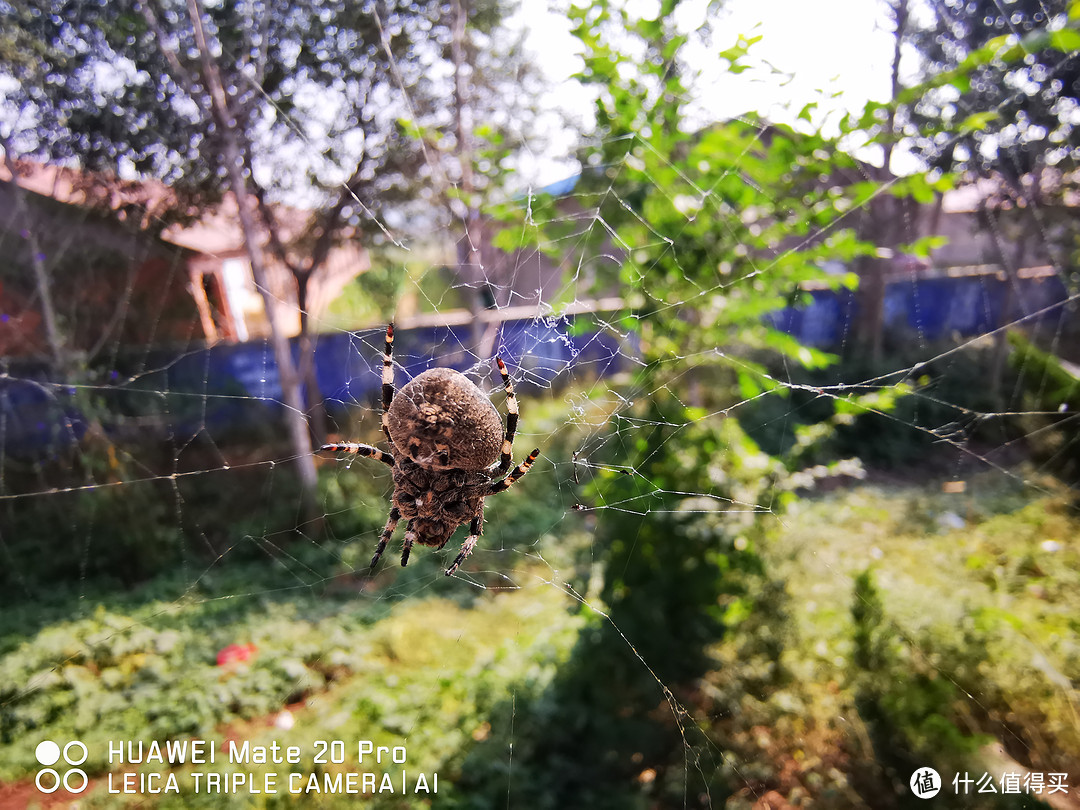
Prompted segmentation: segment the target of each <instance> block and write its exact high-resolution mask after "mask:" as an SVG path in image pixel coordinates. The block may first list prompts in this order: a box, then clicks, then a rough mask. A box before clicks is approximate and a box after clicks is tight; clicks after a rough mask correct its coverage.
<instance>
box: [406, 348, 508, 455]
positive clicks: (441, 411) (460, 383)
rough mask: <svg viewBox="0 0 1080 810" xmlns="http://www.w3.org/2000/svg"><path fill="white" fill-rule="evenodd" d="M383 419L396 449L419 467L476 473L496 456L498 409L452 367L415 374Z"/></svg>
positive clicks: (499, 440)
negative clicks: (386, 420)
mask: <svg viewBox="0 0 1080 810" xmlns="http://www.w3.org/2000/svg"><path fill="white" fill-rule="evenodd" d="M387 417H388V426H389V430H390V438H391V440H392V441H393V444H394V447H395V448H396V450H397V453H399V454H400V455H402V456H404V457H405V458H409V459H411V460H412V461H414V462H416V463H417V464H419V465H421V466H423V467H429V468H431V469H436V470H450V469H458V470H469V471H477V470H483V469H486V468H487V467H490V466H491V465H492V464H494V463H495V462H496V461H497V460H498V459H499V452H500V448H501V446H502V439H503V428H502V421H501V419H500V418H499V412H498V411H497V410H495V406H494V405H492V404H491V401H490V400H489V399H488V398H487V397H486V396H485V395H484V393H483V392H482V391H481V390H480V389H479V388H477V387H476V386H475V385H473V384H472V382H470V381H469V379H468V378H467V377H466V376H465V375H464V374H461V373H459V372H457V371H454V370H453V369H449V368H433V369H428V370H427V371H425V372H423V373H422V374H419V375H417V376H416V377H415V378H413V379H412V380H411V381H410V382H408V383H407V384H406V385H404V386H402V388H401V390H400V391H398V393H397V395H396V396H395V397H394V400H393V402H391V403H390V409H389V411H388V414H387Z"/></svg>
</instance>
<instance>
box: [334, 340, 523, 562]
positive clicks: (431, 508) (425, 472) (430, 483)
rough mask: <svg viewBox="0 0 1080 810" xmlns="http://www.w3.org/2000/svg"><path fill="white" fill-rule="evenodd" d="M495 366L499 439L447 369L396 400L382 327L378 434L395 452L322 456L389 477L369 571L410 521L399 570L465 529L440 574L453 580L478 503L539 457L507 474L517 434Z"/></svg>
mask: <svg viewBox="0 0 1080 810" xmlns="http://www.w3.org/2000/svg"><path fill="white" fill-rule="evenodd" d="M495 363H496V365H497V366H498V368H499V374H501V375H502V381H503V387H504V388H505V389H506V410H507V415H506V430H505V432H504V431H503V425H502V419H501V418H500V417H499V412H498V411H497V410H495V406H494V405H492V404H491V401H490V400H488V398H487V397H486V396H485V395H484V393H483V392H482V391H481V390H480V389H479V388H477V387H476V386H475V385H473V384H472V382H470V381H469V379H468V378H467V377H465V375H463V374H460V373H458V372H457V371H454V370H452V369H448V368H432V369H428V370H427V371H425V372H423V373H421V374H419V375H417V376H416V377H415V378H413V379H412V380H411V381H410V382H408V383H406V384H405V385H404V386H402V388H401V390H400V391H398V392H397V395H396V396H395V394H394V325H393V324H392V323H391V324H389V325H388V326H387V327H386V349H385V351H384V352H383V371H382V410H383V412H382V429H383V433H384V434H386V439H387V441H388V442H389V443H390V447H391V448H392V449H393V452H392V453H388V452H386V451H385V450H380V449H378V448H377V447H372V446H371V445H369V444H358V443H356V442H341V443H338V444H326V445H323V447H322V448H321V449H322V450H336V451H343V452H346V453H353V454H355V455H358V456H368V457H370V458H373V459H375V460H376V461H381V462H382V463H383V464H386V465H387V466H389V467H391V468H392V469H393V476H394V492H393V494H392V495H391V496H390V502H391V508H390V517H389V519H388V520H387V521H386V526H385V527H384V528H383V531H382V536H381V537H380V538H379V545H378V546H377V547H376V549H375V556H374V557H372V558H371V569H372V570H374V569H375V566H376V564H377V563H378V562H379V558H380V557H381V556H382V553H383V551H385V550H386V544H387V543H389V542H390V538H391V537H392V536H393V534H394V529H396V528H397V525H398V521H400V520H401V519H402V518H404V519H405V520H406V521H408V522H407V523H406V527H405V541H404V545H403V547H402V551H401V564H402V565H407V564H408V562H409V552H410V551H412V547H413V544H414V543H419V544H420V545H423V546H434V547H435V548H436V549H440V548H442V547H443V546H445V545H446V542H447V541H448V540H449V539H450V537H451V535H453V533H454V531H455V530H456V529H457V527H458V526H460V525H462V524H463V523H466V522H469V521H471V522H470V523H469V536H468V537H467V538H465V542H464V543H462V544H461V551H460V553H459V554H458V555H457V557H456V558H455V559H454V562H453V563H452V564H451V565H450V567H449V568H447V569H446V575H447V576H451V575H452V574H453V573H454V572H455V571H457V569H458V566H460V565H461V563H462V562H464V560H465V558H466V557H468V556H469V554H470V553H471V552H472V550H473V549H474V548H475V547H476V541H477V540H478V539H479V537H480V532H481V530H482V528H483V525H484V499H485V498H486V497H488V496H489V495H497V494H498V493H500V492H505V491H506V490H508V489H510V487H512V486H513V485H514V483H515V482H516V481H517V480H518V479H519V478H521V476H523V475H525V473H527V472H528V471H529V468H530V467H532V465H533V462H534V461H536V458H537V456H539V455H540V448H537V449H535V450H533V451H532V452H531V453H529V456H528V458H526V459H525V460H524V461H523V462H521V464H519V465H518V466H517V467H515V468H514V470H513V472H510V474H509V475H507V474H506V473H507V472H508V471H509V470H510V464H511V455H510V454H511V452H512V450H513V447H514V432H515V431H516V430H517V421H518V403H517V397H515V396H514V386H513V385H512V384H511V383H510V375H509V374H508V373H507V371H506V366H505V365H503V361H502V359H501V358H499V357H496V358H495ZM500 436H501V437H502V444H501V446H500V443H499V438H500Z"/></svg>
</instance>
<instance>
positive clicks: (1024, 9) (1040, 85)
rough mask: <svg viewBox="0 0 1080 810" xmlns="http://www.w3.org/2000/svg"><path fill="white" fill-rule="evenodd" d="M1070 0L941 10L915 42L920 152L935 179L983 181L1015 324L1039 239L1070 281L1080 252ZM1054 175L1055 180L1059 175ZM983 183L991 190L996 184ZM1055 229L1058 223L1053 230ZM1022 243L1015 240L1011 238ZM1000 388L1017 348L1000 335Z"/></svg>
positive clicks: (913, 36) (1077, 54) (985, 215)
mask: <svg viewBox="0 0 1080 810" xmlns="http://www.w3.org/2000/svg"><path fill="white" fill-rule="evenodd" d="M1069 5H1070V4H1068V3H1067V2H1065V0H966V1H965V2H955V1H954V2H945V3H933V4H931V5H930V7H929V8H930V10H931V12H932V13H931V14H930V16H929V17H919V18H917V19H918V24H916V25H913V26H912V27H911V28H910V30H909V31H908V32H907V33H906V35H905V36H906V39H907V41H908V42H910V43H911V44H912V45H913V46H914V49H915V51H916V52H917V54H918V56H919V59H920V66H919V68H920V74H921V75H920V79H921V81H922V82H923V84H922V86H921V87H917V88H915V89H913V90H912V91H910V92H909V93H908V95H909V96H912V95H913V98H912V99H911V103H910V104H909V106H908V108H907V117H908V120H909V122H910V126H909V128H908V133H909V134H910V135H911V136H912V139H913V144H914V148H915V151H916V152H917V153H918V154H919V155H920V156H921V157H922V158H923V159H924V160H925V161H926V163H927V166H928V167H929V168H931V169H935V170H939V171H944V172H958V173H963V174H965V175H966V176H967V178H968V179H969V180H971V181H977V180H980V179H981V180H983V181H984V188H989V187H990V186H991V185H994V186H996V190H995V191H993V192H991V193H985V192H984V193H982V194H981V198H980V202H979V211H978V220H979V225H980V227H982V228H984V229H986V230H988V231H989V232H990V233H992V234H994V236H995V243H996V245H997V252H998V263H999V265H1000V266H1001V268H1002V269H1003V271H1004V272H1005V276H1006V279H1007V283H1006V287H1005V301H1004V303H1003V312H1002V315H1001V318H1002V321H1003V322H1004V323H1009V322H1010V321H1012V320H1013V319H1014V318H1015V317H1016V313H1015V309H1016V286H1017V285H1016V279H1017V273H1018V271H1019V270H1020V263H1021V260H1022V258H1023V256H1024V252H1025V246H1026V244H1027V242H1029V241H1030V240H1029V235H1030V234H1033V233H1040V234H1042V235H1043V237H1044V239H1045V240H1046V244H1045V248H1046V249H1047V252H1048V253H1049V255H1050V259H1051V261H1052V262H1053V264H1054V265H1055V266H1056V268H1057V271H1058V273H1059V275H1061V277H1062V279H1063V280H1066V281H1067V280H1068V276H1067V274H1066V272H1065V268H1066V267H1067V266H1068V264H1069V263H1070V262H1069V260H1068V253H1069V252H1070V251H1071V250H1072V249H1073V248H1074V242H1075V239H1076V234H1077V230H1076V226H1075V224H1074V222H1073V220H1074V217H1073V216H1072V213H1071V212H1065V215H1064V216H1060V215H1059V214H1055V213H1054V204H1055V203H1057V202H1060V200H1061V199H1062V197H1063V195H1064V194H1065V193H1066V191H1067V188H1068V187H1069V186H1070V185H1071V184H1072V182H1073V181H1071V180H1070V179H1069V176H1068V172H1069V171H1070V170H1071V169H1073V168H1075V167H1076V166H1077V164H1078V160H1077V158H1078V157H1080V129H1078V128H1077V124H1078V123H1080V117H1078V116H1080V32H1078V31H1077V28H1076V24H1077V11H1076V10H1073V11H1070V10H1069ZM1048 169H1050V170H1057V173H1056V174H1052V173H1048V171H1047V170H1048ZM985 181H990V182H989V183H986V182H985ZM1055 220H1057V221H1056V222H1055ZM1010 232H1011V233H1012V234H1015V238H1011V239H1010V238H1009V237H1008V236H1006V237H1005V238H1003V234H1009V233H1010ZM995 341H996V351H995V357H994V363H993V369H992V371H991V385H992V387H993V388H994V390H995V391H998V390H999V389H1000V385H1001V382H1002V373H1003V371H1004V369H1005V358H1006V353H1007V351H1008V342H1007V340H1006V335H1005V332H1004V331H1001V332H998V333H997V334H996V335H995Z"/></svg>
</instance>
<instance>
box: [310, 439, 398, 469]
mask: <svg viewBox="0 0 1080 810" xmlns="http://www.w3.org/2000/svg"><path fill="white" fill-rule="evenodd" d="M319 450H340V451H342V452H344V453H353V454H355V455H357V456H367V457H369V458H373V459H375V460H376V461H381V462H382V463H383V464H385V465H387V466H388V467H393V466H394V457H393V456H392V455H390V454H389V453H387V452H386V451H385V450H380V449H379V448H378V447H372V446H371V445H370V444H357V443H356V442H338V443H337V444H324V445H323V446H322V447H320V448H319Z"/></svg>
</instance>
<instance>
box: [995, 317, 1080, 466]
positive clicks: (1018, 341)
mask: <svg viewBox="0 0 1080 810" xmlns="http://www.w3.org/2000/svg"><path fill="white" fill-rule="evenodd" d="M1008 337H1009V343H1010V344H1012V348H1013V352H1012V354H1011V355H1010V356H1009V364H1010V365H1011V366H1012V367H1013V368H1014V369H1015V370H1016V373H1017V375H1018V376H1019V383H1018V387H1019V388H1021V390H1022V391H1023V394H1022V399H1021V402H1022V404H1023V408H1020V409H1018V410H1019V411H1021V413H1020V414H1019V415H1018V416H1017V417H1016V422H1017V423H1018V427H1019V429H1020V430H1021V431H1022V432H1023V435H1025V436H1026V437H1027V441H1028V443H1029V444H1030V446H1031V448H1032V451H1033V454H1034V456H1035V458H1037V459H1039V460H1040V461H1043V462H1044V463H1045V464H1047V466H1048V467H1049V468H1050V469H1052V470H1054V472H1056V473H1057V474H1058V475H1060V476H1061V477H1062V479H1063V480H1066V481H1072V482H1076V481H1080V425H1078V424H1077V411H1080V377H1078V376H1077V374H1076V372H1075V370H1070V368H1066V366H1065V364H1064V363H1063V361H1062V359H1061V358H1060V357H1057V356H1055V355H1053V354H1051V353H1049V352H1044V351H1042V350H1041V349H1039V348H1038V347H1037V346H1036V345H1035V344H1034V343H1033V342H1032V341H1031V340H1029V339H1028V338H1026V337H1025V336H1024V335H1023V334H1021V333H1020V332H1018V331H1015V330H1013V331H1010V332H1009V336H1008Z"/></svg>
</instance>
